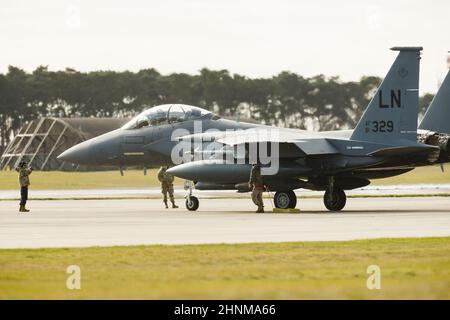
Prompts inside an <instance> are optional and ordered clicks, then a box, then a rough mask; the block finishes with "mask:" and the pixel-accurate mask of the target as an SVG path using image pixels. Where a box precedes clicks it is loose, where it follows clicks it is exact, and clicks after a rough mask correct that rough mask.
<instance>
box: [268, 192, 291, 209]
mask: <svg viewBox="0 0 450 320" xmlns="http://www.w3.org/2000/svg"><path fill="white" fill-rule="evenodd" d="M273 202H274V204H275V208H280V209H293V208H295V207H296V206H297V196H296V195H295V192H294V191H292V190H286V191H277V192H276V193H275V196H274V198H273Z"/></svg>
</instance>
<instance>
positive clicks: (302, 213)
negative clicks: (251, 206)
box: [198, 209, 450, 216]
mask: <svg viewBox="0 0 450 320" xmlns="http://www.w3.org/2000/svg"><path fill="white" fill-rule="evenodd" d="M300 210H301V209H300ZM198 213H230V214H236V213H240V214H255V215H269V214H271V215H279V216H286V215H289V216H291V215H294V216H295V215H298V216H301V215H305V214H315V215H324V214H326V215H328V216H334V215H335V216H342V215H352V214H392V213H450V210H445V209H414V210H411V209H396V210H386V209H380V210H373V209H372V210H370V209H368V210H345V211H340V212H330V211H328V210H318V211H316V210H301V211H300V212H299V213H288V212H286V213H274V212H272V211H271V210H270V211H266V212H265V213H256V212H253V211H220V212H218V211H199V212H198Z"/></svg>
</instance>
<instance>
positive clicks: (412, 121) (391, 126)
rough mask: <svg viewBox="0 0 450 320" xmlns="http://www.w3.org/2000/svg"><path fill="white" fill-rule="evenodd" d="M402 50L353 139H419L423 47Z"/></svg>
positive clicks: (385, 141) (399, 140)
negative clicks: (420, 74) (418, 122)
mask: <svg viewBox="0 0 450 320" xmlns="http://www.w3.org/2000/svg"><path fill="white" fill-rule="evenodd" d="M391 50H394V51H400V52H399V54H398V56H397V59H395V62H394V64H393V65H392V67H391V69H390V70H389V72H388V73H387V75H386V77H385V78H384V80H383V82H382V83H381V85H380V87H379V88H378V91H377V93H376V94H375V96H374V97H373V99H372V101H370V103H369V105H368V107H367V109H366V111H365V112H364V114H363V115H362V117H361V119H360V120H359V122H358V124H357V126H356V128H355V130H354V131H353V134H352V136H351V139H352V140H360V141H368V142H375V143H383V144H400V143H401V141H405V140H408V141H414V142H415V141H417V116H418V112H419V89H418V88H419V65H420V51H421V50H422V48H421V47H395V48H391Z"/></svg>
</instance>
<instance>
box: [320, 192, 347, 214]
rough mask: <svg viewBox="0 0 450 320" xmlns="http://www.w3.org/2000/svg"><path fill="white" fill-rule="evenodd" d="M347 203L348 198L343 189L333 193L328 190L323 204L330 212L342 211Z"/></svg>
mask: <svg viewBox="0 0 450 320" xmlns="http://www.w3.org/2000/svg"><path fill="white" fill-rule="evenodd" d="M346 202H347V196H346V195H345V192H344V190H342V189H334V190H333V192H331V191H329V190H327V191H326V192H325V195H324V196H323V203H324V204H325V207H327V209H328V210H330V211H340V210H342V209H344V207H345V203H346Z"/></svg>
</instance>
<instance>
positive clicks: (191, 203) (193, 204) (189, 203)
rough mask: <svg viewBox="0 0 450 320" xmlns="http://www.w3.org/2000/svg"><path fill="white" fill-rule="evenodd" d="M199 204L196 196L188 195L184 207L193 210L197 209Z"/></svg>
mask: <svg viewBox="0 0 450 320" xmlns="http://www.w3.org/2000/svg"><path fill="white" fill-rule="evenodd" d="M199 205H200V201H198V198H197V197H194V196H190V197H189V198H187V199H186V208H187V209H188V210H189V211H195V210H197V209H198V206H199Z"/></svg>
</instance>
